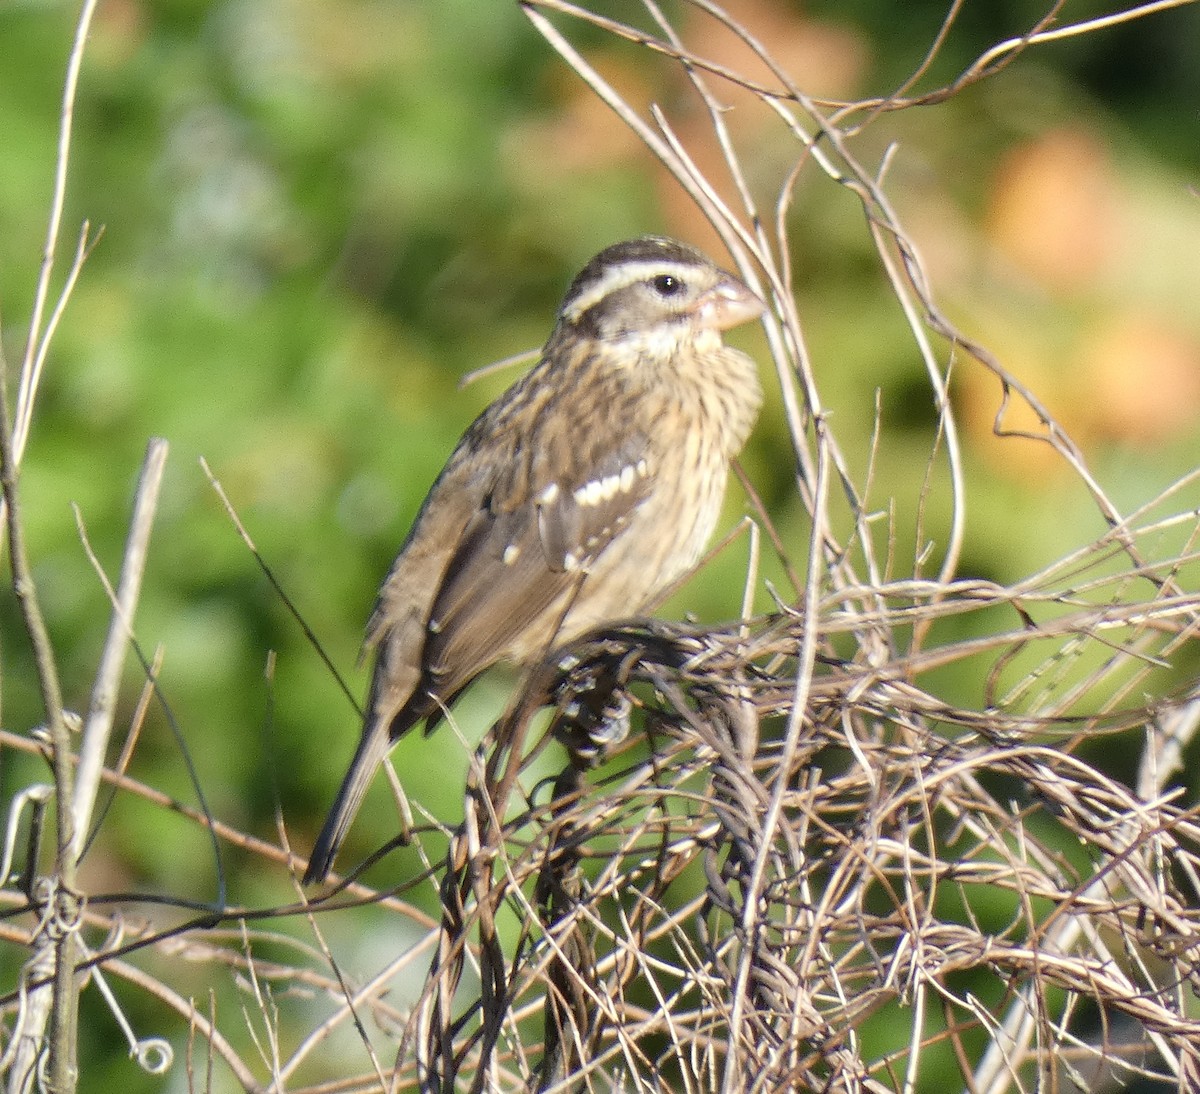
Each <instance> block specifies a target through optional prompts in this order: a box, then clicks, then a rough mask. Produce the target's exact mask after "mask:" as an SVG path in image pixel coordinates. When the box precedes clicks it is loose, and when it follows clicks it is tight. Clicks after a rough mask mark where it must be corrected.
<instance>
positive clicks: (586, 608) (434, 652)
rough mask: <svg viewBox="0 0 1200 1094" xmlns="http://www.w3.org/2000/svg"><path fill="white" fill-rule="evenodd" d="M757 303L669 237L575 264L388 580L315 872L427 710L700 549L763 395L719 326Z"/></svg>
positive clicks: (638, 604) (568, 634) (526, 658)
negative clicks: (534, 359) (355, 740)
mask: <svg viewBox="0 0 1200 1094" xmlns="http://www.w3.org/2000/svg"><path fill="white" fill-rule="evenodd" d="M762 310H763V304H762V301H760V300H759V299H758V297H756V296H755V295H754V294H753V293H752V292H751V291H750V290H749V289H747V288H746V286H745V285H743V284H742V283H741V282H740V281H739V280H738V279H737V278H736V277H734V276H733V275H731V274H729V273H726V272H725V271H723V270H721V269H718V268H717V267H716V266H715V265H713V263H712V262H710V261H709V260H708V259H707V258H705V257H704V255H702V254H700V252H698V251H696V250H694V249H693V248H691V247H688V246H685V245H684V244H682V243H677V242H675V241H674V240H670V239H662V238H657V237H646V238H642V239H634V240H630V241H628V242H625V243H618V244H615V245H614V246H612V247H609V248H607V249H606V250H603V251H601V252H600V253H599V254H598V255H596V257H595V258H593V259H592V260H591V261H590V262H589V263H588V264H587V265H586V266H585V267H584V268H583V270H582V272H581V273H580V274H579V276H578V277H576V278H575V281H574V282H573V283H572V285H571V287H570V289H569V290H568V292H567V295H566V299H565V300H563V303H562V307H561V308H560V309H559V313H558V322H557V324H556V325H555V327H554V331H553V332H552V333H551V335H550V340H549V341H548V342H547V343H546V346H545V348H544V349H543V351H542V355H541V359H540V360H539V361H538V363H537V364H536V365H535V366H534V367H533V368H532V369H531V370H530V371H529V372H528V373H527V374H526V375H525V376H523V377H522V378H521V379H520V380H518V381H517V382H516V383H515V384H513V386H512V387H510V388H509V389H508V390H507V391H506V392H505V393H504V394H503V395H501V396H500V398H499V399H497V400H496V401H495V402H494V403H492V404H491V406H489V407H488V408H487V409H486V410H485V411H484V412H483V413H482V414H481V415H480V416H479V417H478V418H477V419H476V420H475V422H474V424H472V425H471V427H470V428H469V429H468V430H467V431H466V433H465V434H464V435H463V438H462V440H461V441H459V443H458V447H457V448H455V450H454V452H453V453H452V455H451V456H450V459H449V461H448V462H447V463H446V466H445V468H444V469H443V470H442V473H441V474H440V475H439V476H438V478H437V481H436V482H435V483H434V484H433V487H432V489H431V490H430V491H429V496H428V497H427V498H426V499H425V503H424V504H423V505H422V506H421V511H420V512H419V513H418V514H417V519H416V521H415V522H414V523H413V526H412V529H411V531H410V532H409V534H408V539H407V540H405V542H404V546H403V547H401V549H400V554H399V555H398V556H397V558H396V561H395V563H394V564H393V565H392V569H391V572H390V573H389V574H388V576H387V578H386V579H385V580H384V583H383V587H382V588H381V589H380V592H379V599H378V602H377V603H376V605H375V611H374V614H373V615H372V616H371V621H370V623H369V625H368V627H367V637H366V647H367V648H368V649H373V650H374V651H375V669H374V674H373V676H372V680H371V688H370V692H369V694H368V696H367V704H366V714H365V717H364V724H363V730H362V738H361V740H360V741H359V745H358V751H357V752H356V753H355V755H354V759H353V761H352V762H351V764H350V770H349V772H348V773H347V775H346V778H345V780H344V781H343V783H342V787H341V790H340V791H339V792H338V796H337V800H336V802H335V803H334V806H333V809H332V810H331V811H330V813H329V817H328V818H327V820H326V821H325V826H324V827H323V828H322V830H321V834H320V836H318V838H317V843H316V846H315V848H314V849H313V853H312V858H311V859H310V860H309V864H308V871H307V873H306V874H305V878H304V880H305V881H306V882H315V881H323V880H324V879H325V877H326V876H327V875H328V873H329V870H330V867H331V866H332V865H333V860H334V856H335V855H336V854H337V851H338V848H339V847H340V845H341V843H342V840H343V839H344V838H345V835H346V831H347V829H348V828H349V826H350V823H351V821H352V820H353V818H354V814H355V813H356V812H357V810H358V807H359V805H360V804H361V802H362V798H363V794H364V793H365V792H366V789H367V786H368V785H369V783H370V780H371V778H372V776H373V775H374V773H375V769H376V768H377V767H378V766H379V764H380V762H381V761H382V760H383V757H384V756H385V755H386V754H387V752H388V749H389V748H390V747H391V746H392V744H393V743H395V741H396V740H397V739H398V738H399V737H400V736H402V735H403V734H404V733H407V732H408V730H409V729H411V728H412V727H413V726H414V725H415V724H416V723H417V722H419V721H421V720H422V719H423V718H427V719H430V721H431V722H432V723H435V722H436V720H437V718H438V716H440V714H441V712H442V710H443V709H444V707H446V706H449V705H450V704H451V703H453V701H454V699H455V698H456V697H457V695H458V694H459V693H460V692H461V691H462V690H463V689H464V688H465V687H466V686H467V685H468V684H469V683H470V682H471V681H472V680H473V679H474V678H475V677H476V676H477V675H478V674H479V673H481V672H482V671H483V670H484V669H486V668H488V667H489V666H491V665H493V664H495V663H496V662H497V661H501V660H508V661H515V662H531V661H535V660H537V659H538V658H540V657H544V656H546V655H547V654H548V653H549V652H550V651H551V650H553V649H555V648H556V647H558V646H561V645H562V644H563V643H566V642H569V641H571V639H572V638H575V637H577V636H578V635H580V634H582V633H583V632H584V631H587V630H589V629H591V628H593V627H595V626H598V625H599V624H602V623H606V622H612V621H615V620H618V619H622V618H627V617H629V616H631V615H636V614H637V613H638V612H639V611H640V610H642V609H643V608H644V607H645V606H646V605H647V604H648V603H649V602H650V601H651V600H652V599H653V598H654V597H655V595H656V594H657V593H659V592H660V591H661V590H662V589H664V588H665V587H666V586H667V585H669V584H670V583H671V582H672V581H674V580H675V579H676V578H678V577H679V576H680V575H681V574H683V573H685V572H686V571H687V570H688V569H690V568H691V567H692V566H693V565H695V563H696V560H697V559H698V558H699V557H700V553H701V551H702V550H703V549H704V545H705V544H706V543H707V542H708V539H709V536H710V535H711V534H712V530H713V526H714V524H715V523H716V520H717V516H718V514H719V512H720V508H721V501H722V498H723V496H724V493H725V480H726V477H727V474H728V470H729V462H730V460H731V459H733V457H734V456H735V455H737V453H738V452H739V451H740V450H741V447H742V445H743V443H744V442H745V440H746V437H747V436H748V435H749V433H750V429H751V427H752V426H753V424H754V420H755V418H756V417H757V414H758V409H759V405H760V403H761V402H762V390H761V388H760V386H759V381H758V373H757V370H756V368H755V365H754V362H753V361H752V360H751V359H750V358H749V357H747V356H746V355H745V354H743V353H740V352H738V351H737V350H734V349H730V348H729V347H728V346H726V345H725V344H724V343H723V341H722V337H721V335H722V332H723V331H725V330H727V329H728V328H730V327H734V326H737V325H738V324H740V323H745V322H747V321H749V320H751V319H755V318H757V317H758V316H759V315H760V314H762Z"/></svg>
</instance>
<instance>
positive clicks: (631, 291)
mask: <svg viewBox="0 0 1200 1094" xmlns="http://www.w3.org/2000/svg"><path fill="white" fill-rule="evenodd" d="M762 312H763V302H762V301H761V300H760V299H759V298H758V297H757V296H755V295H754V293H752V292H751V291H750V290H749V289H748V288H746V286H745V285H743V284H742V282H741V281H740V280H739V279H738V278H736V277H734V275H733V274H731V273H728V272H726V271H725V270H722V269H721V268H720V267H718V266H716V265H714V264H713V263H712V262H710V261H709V260H708V259H707V258H706V257H705V256H704V255H703V254H701V253H700V252H699V251H697V250H695V249H694V248H692V247H688V246H687V245H686V244H683V243H678V242H676V241H675V240H673V239H665V238H662V237H659V236H644V237H642V238H640V239H632V240H628V241H627V242H624V243H616V244H614V245H613V246H611V247H608V248H606V249H605V250H603V251H601V252H600V253H599V254H598V255H596V257H595V258H593V259H592V260H591V261H590V262H589V263H588V264H587V265H586V266H585V267H584V268H583V270H582V271H581V272H580V274H579V276H578V277H576V278H575V280H574V282H572V284H571V288H570V289H569V290H568V291H567V295H566V298H565V299H564V300H563V304H562V307H561V309H560V310H559V327H560V330H561V329H563V328H568V329H570V330H572V331H574V332H575V334H576V336H577V337H586V338H594V339H598V340H600V341H602V342H606V343H622V344H624V345H625V346H627V347H628V348H631V349H638V350H639V351H641V352H648V353H654V354H658V353H664V352H666V353H672V352H675V351H676V350H677V349H678V348H679V347H680V346H681V345H684V344H688V343H697V342H699V343H701V344H703V343H705V342H711V343H712V344H713V345H718V344H719V343H720V340H721V332H722V331H725V330H728V329H729V328H730V327H736V326H738V325H739V324H741V323H747V322H749V321H750V320H752V319H757V318H758V316H760V315H761V314H762Z"/></svg>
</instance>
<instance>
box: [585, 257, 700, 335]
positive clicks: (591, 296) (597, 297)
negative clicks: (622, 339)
mask: <svg viewBox="0 0 1200 1094" xmlns="http://www.w3.org/2000/svg"><path fill="white" fill-rule="evenodd" d="M696 270H697V267H696V265H695V264H694V263H688V262H672V261H671V260H670V259H663V258H654V259H643V260H642V261H640V262H635V261H633V260H632V259H631V260H630V261H628V262H621V263H618V264H617V265H616V266H613V267H612V269H610V270H607V271H605V273H604V275H603V276H602V277H601V278H600V280H599V281H597V282H596V283H595V284H594V285H592V287H591V288H589V289H588V290H587V291H586V292H583V293H581V294H580V295H579V296H577V297H576V298H575V299H574V300H572V301H570V302H569V303H568V304H567V306H566V307H565V308H563V317H564V318H566V319H569V320H571V321H572V322H574V321H575V320H576V319H578V318H579V317H580V316H581V315H582V314H583V313H584V312H585V311H587V310H588V308H591V307H594V306H595V305H596V304H598V303H599V302H600V301H601V300H603V299H604V298H605V297H606V296H608V294H609V293H611V292H613V291H614V290H616V289H623V288H625V287H626V286H628V285H634V284H636V283H637V282H639V281H648V280H649V279H650V278H651V277H655V276H657V275H659V274H670V275H672V276H674V277H678V278H679V279H680V280H681V281H686V280H688V278H690V277H694V276H695V274H696Z"/></svg>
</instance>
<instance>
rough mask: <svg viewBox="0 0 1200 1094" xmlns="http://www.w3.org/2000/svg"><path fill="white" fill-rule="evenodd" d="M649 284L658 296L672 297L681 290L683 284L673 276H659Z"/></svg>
mask: <svg viewBox="0 0 1200 1094" xmlns="http://www.w3.org/2000/svg"><path fill="white" fill-rule="evenodd" d="M650 284H651V285H653V286H654V291H655V292H656V293H658V295H659V296H674V295H675V294H676V293H678V292H679V290H680V289H682V288H683V282H682V281H680V280H679V278H677V277H675V276H674V275H673V274H659V275H658V276H657V277H656V278H654V280H653V281H651V282H650Z"/></svg>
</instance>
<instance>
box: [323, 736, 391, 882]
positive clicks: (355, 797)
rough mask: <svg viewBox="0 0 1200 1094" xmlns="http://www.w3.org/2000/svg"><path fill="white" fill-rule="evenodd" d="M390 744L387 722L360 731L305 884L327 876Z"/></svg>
mask: <svg viewBox="0 0 1200 1094" xmlns="http://www.w3.org/2000/svg"><path fill="white" fill-rule="evenodd" d="M391 744H392V741H391V737H390V736H389V734H388V724H387V723H386V722H384V721H381V720H380V719H375V720H374V721H373V722H372V723H371V724H369V725H367V726H366V727H365V728H364V729H363V735H362V738H361V739H360V740H359V742H358V751H357V752H355V754H354V759H353V760H352V761H351V763H350V770H349V771H347V772H346V777H345V778H344V779H343V780H342V786H341V789H340V790H338V795H337V800H336V801H334V803H333V808H332V809H331V810H330V811H329V816H328V817H326V818H325V825H324V827H323V828H322V829H321V834H320V835H319V836H317V842H316V844H315V845H314V846H313V849H312V855H311V856H310V857H309V860H308V869H307V870H305V871H304V884H305V885H312V884H314V883H318V882H322V881H324V880H325V879H326V878H327V877H328V876H329V871H330V870H331V869H332V868H333V860H334V859H335V858H336V857H337V853H338V850H339V848H341V846H342V841H343V840H345V838H346V833H347V832H348V831H349V830H350V825H351V823H352V822H353V821H354V816H355V814H356V813H357V812H358V807H359V806H360V805H362V800H363V796H364V795H365V794H366V792H367V787H368V786H370V785H371V778H372V776H373V775H374V774H375V771H376V769H377V768H378V767H379V765H380V764H381V763H382V762H383V758H384V757H385V756H386V755H387V753H388V749H389V748H391Z"/></svg>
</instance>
